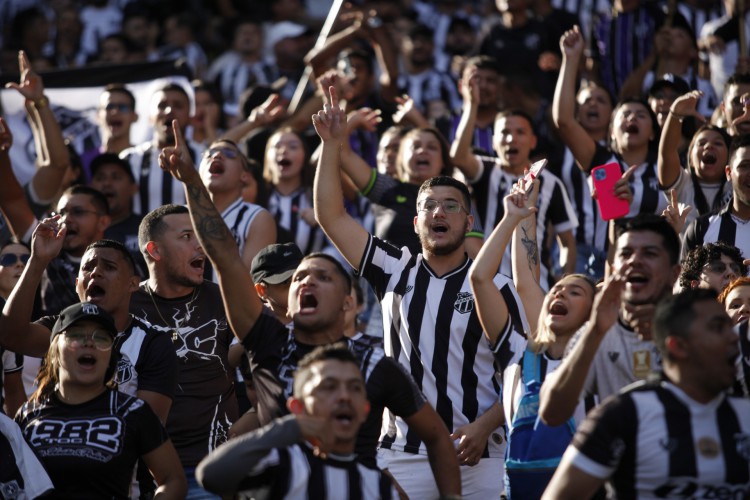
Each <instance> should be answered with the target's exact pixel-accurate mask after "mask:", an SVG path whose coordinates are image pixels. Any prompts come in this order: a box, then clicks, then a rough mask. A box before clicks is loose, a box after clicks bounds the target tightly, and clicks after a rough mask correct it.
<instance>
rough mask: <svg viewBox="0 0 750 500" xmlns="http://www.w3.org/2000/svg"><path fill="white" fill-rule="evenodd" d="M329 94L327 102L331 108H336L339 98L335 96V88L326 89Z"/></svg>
mask: <svg viewBox="0 0 750 500" xmlns="http://www.w3.org/2000/svg"><path fill="white" fill-rule="evenodd" d="M328 91H329V93H330V94H331V96H330V100H329V102H330V103H331V107H332V108H338V107H339V98H338V96H337V95H336V88H335V87H333V86H331V87H329V89H328Z"/></svg>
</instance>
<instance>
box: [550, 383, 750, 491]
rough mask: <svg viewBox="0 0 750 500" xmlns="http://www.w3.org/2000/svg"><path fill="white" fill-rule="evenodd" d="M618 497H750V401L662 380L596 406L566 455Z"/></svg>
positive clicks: (636, 387) (634, 388) (628, 389)
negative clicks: (699, 394) (710, 396)
mask: <svg viewBox="0 0 750 500" xmlns="http://www.w3.org/2000/svg"><path fill="white" fill-rule="evenodd" d="M566 461H567V462H569V463H572V464H573V465H574V466H575V467H577V468H579V469H580V470H582V471H584V472H585V473H587V474H589V475H591V476H594V477H597V478H600V479H605V478H607V479H608V481H609V483H610V485H611V486H612V487H613V488H614V490H615V491H616V494H617V498H748V497H749V496H750V400H748V399H743V398H735V397H729V396H726V395H725V394H723V393H722V394H720V395H718V396H717V397H716V398H715V399H714V400H712V401H710V402H709V403H706V404H701V403H698V402H696V401H694V400H692V399H691V398H690V397H689V396H688V395H687V394H685V393H684V392H683V391H682V390H681V389H679V388H678V387H676V386H675V385H673V384H672V383H671V382H669V381H667V380H665V379H663V380H661V381H654V382H650V383H644V382H641V383H637V384H633V385H632V386H630V387H628V388H627V389H626V390H624V391H623V392H622V393H620V394H618V395H617V396H616V397H613V398H611V399H609V400H608V401H606V402H605V403H604V404H603V405H601V406H599V407H597V408H596V409H595V410H594V411H593V412H592V413H591V414H590V415H589V417H588V418H587V419H586V420H585V421H584V423H583V424H582V425H581V427H580V429H579V430H578V432H577V433H576V435H575V437H574V438H573V443H572V445H571V446H569V447H568V449H567V451H566V452H565V455H564V457H563V462H566Z"/></svg>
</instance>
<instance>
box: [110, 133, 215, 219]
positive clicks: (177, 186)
mask: <svg viewBox="0 0 750 500" xmlns="http://www.w3.org/2000/svg"><path fill="white" fill-rule="evenodd" d="M188 147H189V148H190V153H191V155H192V157H193V160H194V161H196V160H197V159H199V158H200V155H201V154H202V153H203V149H204V147H203V146H201V145H200V144H198V143H195V142H193V141H191V140H188ZM160 153H161V149H160V148H157V147H155V146H154V145H153V144H152V143H150V142H144V143H143V144H139V145H138V146H133V147H131V148H127V149H125V150H124V151H122V152H121V153H120V158H122V159H124V160H127V161H128V163H130V169H131V171H132V172H133V177H134V178H135V182H136V183H138V192H137V193H136V195H135V196H134V197H133V212H134V213H137V214H143V215H146V214H147V213H149V212H150V211H151V210H154V209H155V208H158V207H160V206H162V205H166V204H167V203H176V204H178V205H185V204H186V203H187V202H186V200H185V190H184V188H183V186H182V182H180V181H178V180H177V179H174V178H173V177H172V175H171V174H170V173H169V172H167V171H163V170H162V169H161V168H160V167H159V154H160Z"/></svg>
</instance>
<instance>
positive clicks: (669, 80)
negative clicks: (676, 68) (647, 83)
mask: <svg viewBox="0 0 750 500" xmlns="http://www.w3.org/2000/svg"><path fill="white" fill-rule="evenodd" d="M665 87H669V88H671V89H672V90H674V91H675V93H676V94H677V95H678V96H680V95H684V94H687V93H688V92H690V85H688V83H687V82H686V81H685V80H683V79H682V78H680V77H679V76H677V75H675V74H674V73H665V74H664V76H662V77H661V79H659V80H657V81H655V82H654V84H653V85H651V89H650V90H649V91H648V95H649V96H650V97H653V96H654V94H656V93H657V92H659V91H660V90H661V89H663V88H665Z"/></svg>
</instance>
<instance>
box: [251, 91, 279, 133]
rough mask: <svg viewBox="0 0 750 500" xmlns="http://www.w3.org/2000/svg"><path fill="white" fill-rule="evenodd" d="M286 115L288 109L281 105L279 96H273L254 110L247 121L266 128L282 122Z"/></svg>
mask: <svg viewBox="0 0 750 500" xmlns="http://www.w3.org/2000/svg"><path fill="white" fill-rule="evenodd" d="M285 115H286V109H285V108H284V106H282V105H281V99H280V98H279V94H271V95H270V96H268V99H266V100H265V101H264V102H263V104H261V105H260V106H257V107H255V108H253V110H252V111H251V112H250V116H248V117H247V121H249V122H252V123H254V124H255V125H257V126H258V127H265V126H267V125H271V124H272V123H275V122H276V121H278V120H280V119H281V118H283V117H284V116H285Z"/></svg>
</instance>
